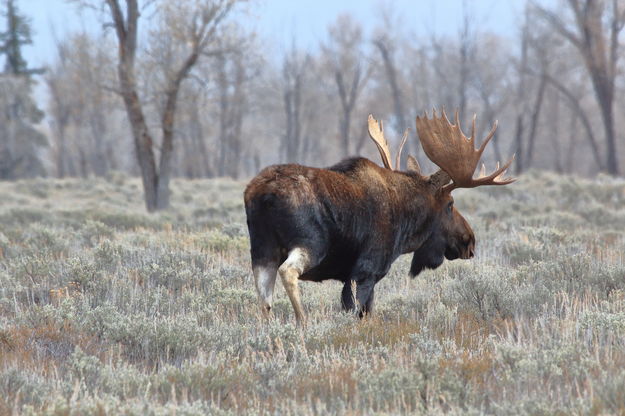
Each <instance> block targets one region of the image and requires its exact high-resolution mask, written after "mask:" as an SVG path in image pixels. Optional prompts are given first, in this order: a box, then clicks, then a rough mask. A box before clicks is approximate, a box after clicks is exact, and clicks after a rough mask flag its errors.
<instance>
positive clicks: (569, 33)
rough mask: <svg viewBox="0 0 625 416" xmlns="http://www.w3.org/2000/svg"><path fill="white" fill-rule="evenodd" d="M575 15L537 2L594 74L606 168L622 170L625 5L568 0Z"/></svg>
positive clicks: (616, 1)
mask: <svg viewBox="0 0 625 416" xmlns="http://www.w3.org/2000/svg"><path fill="white" fill-rule="evenodd" d="M565 3H566V5H567V9H568V11H569V12H571V14H572V21H571V22H569V21H567V20H565V18H564V17H563V13H562V12H561V10H562V8H559V9H558V11H556V10H555V9H549V8H546V7H543V6H541V5H539V4H538V3H536V2H533V6H534V7H535V8H536V10H537V11H538V14H539V16H541V17H542V18H543V19H545V20H546V21H547V22H548V23H549V24H550V25H551V26H552V27H553V28H554V29H555V30H556V31H557V32H558V33H559V34H560V35H561V36H563V37H564V38H565V39H566V40H568V41H569V42H570V43H571V44H572V45H573V46H574V47H575V48H576V49H577V50H578V51H579V53H580V55H581V57H582V60H583V62H584V65H585V67H586V70H587V71H588V74H589V75H590V79H591V81H592V85H593V89H594V92H595V97H596V99H597V103H598V104H599V108H600V110H601V117H602V121H603V127H604V132H605V144H606V146H605V152H606V157H605V160H606V164H605V166H606V169H607V171H608V172H609V173H610V174H613V175H617V174H618V173H619V165H618V148H617V145H616V142H617V140H616V131H615V127H614V124H615V120H614V98H615V85H616V83H615V80H616V77H617V75H618V70H617V64H618V59H619V55H620V54H619V47H620V41H619V35H620V32H621V31H622V29H623V26H624V25H625V5H624V4H623V2H622V1H620V0H611V1H610V0H567V1H566V2H565Z"/></svg>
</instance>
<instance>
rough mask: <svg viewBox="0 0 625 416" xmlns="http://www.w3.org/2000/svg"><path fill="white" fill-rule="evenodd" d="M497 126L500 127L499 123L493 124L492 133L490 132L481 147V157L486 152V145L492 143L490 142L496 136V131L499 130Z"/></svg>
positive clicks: (496, 121)
mask: <svg viewBox="0 0 625 416" xmlns="http://www.w3.org/2000/svg"><path fill="white" fill-rule="evenodd" d="M497 126H499V121H498V120H495V122H494V123H493V127H491V129H490V131H489V132H488V135H487V136H486V138H485V139H484V142H483V143H482V145H481V146H480V150H478V152H479V154H480V156H481V155H482V152H483V151H484V149H486V145H487V144H488V142H490V140H491V139H492V138H493V137H494V136H495V130H497Z"/></svg>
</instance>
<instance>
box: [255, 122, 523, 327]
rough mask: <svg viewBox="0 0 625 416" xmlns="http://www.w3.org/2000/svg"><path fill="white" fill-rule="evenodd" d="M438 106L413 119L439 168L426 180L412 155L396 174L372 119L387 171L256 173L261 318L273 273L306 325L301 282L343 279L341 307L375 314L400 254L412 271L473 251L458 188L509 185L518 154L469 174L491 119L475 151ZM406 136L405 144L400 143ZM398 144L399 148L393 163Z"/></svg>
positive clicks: (362, 167)
mask: <svg viewBox="0 0 625 416" xmlns="http://www.w3.org/2000/svg"><path fill="white" fill-rule="evenodd" d="M475 119H476V117H475V116H474V117H473V125H472V129H471V136H470V137H469V138H467V137H466V136H465V135H464V133H463V132H462V130H461V128H460V123H459V119H458V112H457V111H456V117H455V123H453V124H452V123H451V122H450V121H449V119H448V118H447V115H446V114H445V111H444V110H443V111H442V114H441V115H440V116H437V114H436V111H435V110H434V112H433V116H432V118H428V115H427V113H426V114H425V115H424V116H422V117H417V118H416V125H417V133H418V135H419V139H420V142H421V145H422V147H423V150H424V151H425V154H426V155H427V156H428V158H429V159H430V160H431V161H432V162H433V163H434V164H436V165H437V166H438V167H439V168H440V169H439V170H438V171H437V172H436V173H434V174H432V175H430V176H424V175H423V174H422V173H421V170H420V168H419V165H418V163H417V161H416V159H414V158H413V157H411V156H409V158H408V169H407V170H406V171H399V170H394V169H393V167H392V163H391V154H390V151H389V146H388V142H387V141H386V139H385V137H384V132H383V129H382V125H381V124H380V123H378V122H377V121H376V120H375V119H374V118H373V117H372V116H369V135H370V136H371V138H372V139H373V141H374V142H375V144H376V146H377V147H378V150H379V152H380V155H381V157H382V162H383V164H384V168H382V167H380V166H378V165H377V164H375V163H373V162H372V161H370V160H368V159H365V158H362V157H356V158H351V159H346V160H343V161H341V162H339V163H338V164H336V165H334V166H331V167H329V168H326V169H319V168H313V167H308V166H302V165H297V164H284V165H273V166H269V167H267V168H265V169H264V170H262V171H261V172H260V173H259V174H258V175H257V176H256V177H254V178H253V179H252V180H251V181H250V183H249V184H248V185H247V188H246V189H245V194H244V199H245V212H246V214H247V226H248V229H249V234H250V243H251V257H252V268H253V274H254V279H255V283H256V289H257V292H258V296H259V299H260V303H261V308H262V310H263V312H264V313H265V314H268V313H270V311H271V307H272V298H273V289H274V285H275V281H276V276H277V274H279V275H280V278H281V280H282V283H283V285H284V288H285V289H286V292H287V294H288V296H289V298H290V300H291V303H292V305H293V309H294V310H295V317H296V319H297V323H298V325H302V324H304V323H305V314H304V310H303V308H302V304H301V300H300V291H299V286H298V281H299V280H310V281H315V282H320V281H323V280H327V279H336V280H339V281H342V282H343V283H344V286H343V290H342V294H341V303H342V306H343V308H344V309H346V310H355V311H358V312H359V314H360V316H361V317H362V316H363V315H365V314H367V313H369V312H371V311H372V307H373V299H374V286H375V284H376V283H377V282H378V281H379V280H380V279H382V278H383V277H384V276H385V275H386V274H387V272H388V271H389V268H390V267H391V264H392V263H393V261H394V260H395V259H396V258H397V257H398V256H399V255H401V254H405V253H414V254H413V257H412V263H411V266H410V274H411V275H412V276H416V275H417V274H418V273H420V272H421V271H422V270H423V269H425V268H429V269H434V268H437V267H438V266H440V265H441V264H442V262H443V260H444V259H445V258H447V259H448V260H454V259H458V258H461V259H469V258H472V257H473V255H474V248H475V236H474V234H473V230H472V229H471V227H470V226H469V224H468V223H467V221H466V220H465V219H464V218H463V216H462V215H460V213H459V212H458V211H457V210H456V208H455V207H454V204H453V203H454V200H453V197H452V195H451V192H452V191H453V190H454V189H456V188H474V187H477V186H482V185H507V184H509V183H511V182H513V181H514V180H515V179H514V178H504V177H503V176H504V174H505V172H506V169H507V168H508V167H509V166H510V164H511V163H512V161H513V160H514V156H513V157H512V158H511V159H510V160H509V161H508V162H507V163H506V164H505V165H503V166H502V167H499V163H498V164H497V168H496V169H495V171H494V172H493V173H491V174H490V175H488V176H486V175H485V174H484V165H482V169H481V174H480V175H479V176H478V177H477V178H473V174H474V172H475V169H476V167H477V164H478V162H479V160H480V157H481V155H482V153H483V152H484V149H485V148H486V145H487V144H488V142H489V141H490V140H491V139H492V138H493V135H494V134H495V130H496V129H497V122H495V123H494V125H493V127H492V129H491V130H490V132H489V133H488V135H487V137H486V138H485V139H484V141H483V143H482V145H481V146H480V147H479V149H476V148H475V145H474V141H475ZM406 136H407V135H406V134H404V139H403V142H402V147H403V143H404V142H405V140H406ZM400 154H401V147H400V150H399V152H398V154H397V159H396V166H397V168H399V160H400V159H399V157H400Z"/></svg>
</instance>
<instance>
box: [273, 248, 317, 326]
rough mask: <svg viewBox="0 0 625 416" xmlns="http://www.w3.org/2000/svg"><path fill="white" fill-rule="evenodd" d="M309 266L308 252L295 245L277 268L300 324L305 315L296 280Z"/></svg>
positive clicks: (302, 322)
mask: <svg viewBox="0 0 625 416" xmlns="http://www.w3.org/2000/svg"><path fill="white" fill-rule="evenodd" d="M309 266H310V255H309V254H308V252H307V251H306V250H305V249H303V248H299V247H296V248H294V249H293V250H291V251H290V252H289V256H288V257H287V259H286V260H285V262H284V263H282V265H281V266H280V268H279V269H278V273H279V274H280V279H281V280H282V284H283V285H284V289H285V290H286V293H287V294H288V295H289V299H290V300H291V304H292V305H293V310H294V311H295V319H296V320H297V324H298V325H300V326H302V325H304V324H305V320H306V316H305V315H304V308H303V307H302V302H301V299H300V291H299V286H298V280H299V277H300V276H301V275H302V274H303V273H304V272H305V271H306V269H307V268H308V267H309Z"/></svg>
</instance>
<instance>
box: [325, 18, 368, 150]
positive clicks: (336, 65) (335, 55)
mask: <svg viewBox="0 0 625 416" xmlns="http://www.w3.org/2000/svg"><path fill="white" fill-rule="evenodd" d="M328 35H329V39H328V41H327V42H326V43H324V44H322V46H321V49H322V53H323V59H324V61H325V65H326V67H327V70H328V72H329V73H330V74H331V76H332V78H333V79H334V82H333V84H334V92H335V94H336V96H337V98H338V100H339V104H340V117H339V141H340V148H341V154H342V155H343V156H348V155H349V152H350V132H351V125H352V115H353V113H354V110H355V108H356V103H357V101H358V98H359V95H360V93H361V92H362V90H363V88H364V87H365V85H366V84H367V81H368V79H369V75H370V71H371V66H370V65H369V64H368V62H367V60H366V59H365V54H364V39H363V35H362V28H361V26H360V24H358V23H357V22H356V21H354V19H353V18H352V17H351V16H350V15H345V14H344V15H340V16H339V17H338V18H337V19H336V21H335V22H334V23H333V24H331V25H330V27H329V28H328Z"/></svg>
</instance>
